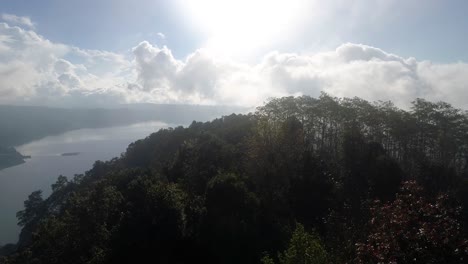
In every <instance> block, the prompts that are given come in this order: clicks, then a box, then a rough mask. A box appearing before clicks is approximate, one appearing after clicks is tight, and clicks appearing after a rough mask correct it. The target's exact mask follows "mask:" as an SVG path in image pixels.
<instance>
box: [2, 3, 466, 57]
mask: <svg viewBox="0 0 468 264" xmlns="http://www.w3.org/2000/svg"><path fill="white" fill-rule="evenodd" d="M2 2H3V3H2V4H1V5H2V8H1V9H0V10H2V12H4V13H9V14H15V15H18V16H27V17H30V18H31V20H33V21H34V22H35V23H36V24H37V32H38V33H39V34H41V35H44V36H47V38H48V39H50V40H52V41H56V42H61V43H65V44H69V45H74V46H78V47H81V48H84V49H100V50H110V51H116V52H122V51H125V50H128V49H130V48H131V47H133V46H134V45H135V43H138V42H140V41H143V40H148V41H151V42H156V43H160V44H163V45H164V44H165V45H168V46H170V47H171V49H172V51H173V53H174V55H175V56H176V57H179V58H182V57H184V56H186V55H188V54H189V53H190V52H192V51H193V50H195V49H197V48H201V47H202V43H203V37H204V36H200V35H197V32H194V30H191V27H190V25H189V24H188V22H189V21H188V20H187V19H186V18H184V14H183V13H182V12H180V10H178V9H180V6H177V4H174V2H175V1H161V0H134V1H128V0H100V1H93V0H81V1H61V0H42V1H30V0H14V1H13V0H10V1H8V0H4V1H2ZM194 2H196V1H194ZM346 2H349V3H352V2H353V1H346ZM357 2H358V1H357ZM370 2H387V3H390V2H392V3H391V4H386V5H387V6H388V10H387V11H385V12H383V13H379V14H378V16H379V17H377V18H371V17H370V15H369V14H372V8H373V7H374V6H375V5H372V4H369V10H364V11H363V12H362V15H368V17H367V18H365V17H360V18H354V20H355V21H354V22H356V23H357V25H356V26H355V27H353V28H347V25H349V23H350V20H349V13H350V7H349V6H346V5H343V6H342V7H340V8H337V10H335V11H334V12H335V14H333V15H332V16H331V17H330V18H328V19H329V20H327V21H324V22H326V23H327V25H322V24H321V23H319V25H317V27H318V26H320V27H319V28H315V29H314V26H316V25H314V24H313V23H311V24H310V25H307V24H304V25H303V27H304V31H303V35H301V36H300V37H299V38H298V39H293V40H291V41H289V42H287V43H283V44H282V45H278V46H277V47H276V48H277V49H280V50H281V51H285V52H300V51H301V49H302V50H319V49H321V48H322V47H320V44H321V43H322V44H323V45H326V46H327V47H326V48H328V45H338V44H341V43H335V42H342V43H345V42H352V43H362V44H366V45H371V46H376V47H379V48H382V49H384V50H386V51H389V52H393V53H397V54H400V55H402V56H407V57H409V56H413V57H416V58H418V59H421V60H432V61H436V62H456V61H468V52H467V48H466V47H467V44H468V19H467V16H466V14H467V12H468V2H467V1H464V0H449V1H439V0H424V1H422V0H421V1H414V0H410V1H398V2H396V1H391V0H389V1H370ZM267 8H268V7H265V9H267ZM363 9H365V7H363ZM314 12H315V11H314V10H311V11H310V13H311V15H312V16H313V15H314ZM259 17H261V14H259ZM239 19H242V17H240V18H239ZM158 32H162V33H164V34H165V35H166V36H167V39H166V40H165V41H161V40H160V39H159V38H157V36H156V33H158ZM317 33H320V35H316V34H317ZM317 42H318V43H317Z"/></svg>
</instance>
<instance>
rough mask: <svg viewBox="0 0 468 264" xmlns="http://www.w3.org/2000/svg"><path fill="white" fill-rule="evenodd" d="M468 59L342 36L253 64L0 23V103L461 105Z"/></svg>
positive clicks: (205, 52)
mask: <svg viewBox="0 0 468 264" xmlns="http://www.w3.org/2000/svg"><path fill="white" fill-rule="evenodd" d="M467 83H468V64H466V63H462V62H459V63H448V64H439V63H433V62H430V61H418V60H416V59H415V58H403V57H401V56H398V55H395V54H391V53H389V52H386V51H384V50H381V49H379V48H376V47H371V46H366V45H361V44H353V43H346V44H342V45H340V46H338V47H337V48H336V49H335V50H331V51H327V52H319V53H313V54H299V53H298V54H295V53H280V52H271V53H269V54H266V55H265V56H264V57H263V58H261V59H259V61H257V62H256V63H239V62H236V61H232V60H227V59H220V58H218V57H216V56H213V55H212V54H211V53H210V52H209V51H208V50H196V51H194V52H193V53H191V54H189V55H188V56H187V57H186V58H184V59H178V58H175V57H174V55H173V54H172V52H171V50H170V48H169V47H166V46H163V47H158V46H155V45H153V44H151V43H149V42H147V41H143V42H141V43H139V44H138V45H136V46H135V47H134V48H133V49H132V52H131V54H118V53H113V52H108V51H102V50H84V49H80V48H79V47H73V46H69V45H64V44H60V43H54V42H51V41H49V40H47V39H46V38H45V37H43V36H40V35H38V34H37V33H35V32H34V30H31V29H24V28H21V27H17V26H10V25H9V24H6V23H0V103H23V104H24V103H29V104H49V105H67V106H71V105H80V106H95V105H102V104H116V103H125V102H154V103H196V104H228V105H243V106H254V105H258V104H261V103H262V102H264V101H265V100H266V99H268V98H270V97H277V96H286V95H311V96H318V95H320V92H321V91H325V92H327V93H330V94H332V95H335V96H340V97H343V96H344V97H354V96H359V97H362V98H364V99H367V100H392V101H394V102H395V103H396V104H397V105H399V106H403V107H406V106H408V105H409V103H410V102H411V101H412V100H414V99H415V98H417V97H422V98H426V99H429V100H434V101H438V100H443V101H447V102H449V103H452V104H454V105H455V106H457V107H463V108H468V100H467V99H466V98H468V89H466V84H467Z"/></svg>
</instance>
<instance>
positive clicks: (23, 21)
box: [1, 13, 35, 28]
mask: <svg viewBox="0 0 468 264" xmlns="http://www.w3.org/2000/svg"><path fill="white" fill-rule="evenodd" d="M1 18H2V20H3V21H5V22H8V23H10V24H13V25H18V26H26V27H29V28H34V27H35V23H33V22H32V21H31V19H30V18H29V17H24V16H16V15H12V14H6V13H3V14H2V15H1Z"/></svg>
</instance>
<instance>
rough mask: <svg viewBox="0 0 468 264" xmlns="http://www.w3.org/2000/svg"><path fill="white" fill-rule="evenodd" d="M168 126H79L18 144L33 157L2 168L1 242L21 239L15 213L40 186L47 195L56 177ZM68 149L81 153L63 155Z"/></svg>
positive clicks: (74, 171) (86, 166)
mask: <svg viewBox="0 0 468 264" xmlns="http://www.w3.org/2000/svg"><path fill="white" fill-rule="evenodd" d="M167 126H168V125H167V124H164V123H161V122H150V123H141V124H135V125H130V126H124V127H110V128H99V129H80V130H75V131H70V132H67V133H64V134H62V135H58V136H50V137H46V138H43V139H41V140H38V141H34V142H31V143H29V144H25V145H22V146H19V147H17V150H18V151H19V152H20V153H21V154H23V155H31V159H27V160H26V163H24V164H21V165H18V166H15V167H10V168H7V169H4V170H0V244H6V243H11V242H16V241H17V240H18V235H19V232H20V229H19V227H18V226H17V224H16V223H17V219H16V212H17V211H19V210H22V209H23V202H24V200H25V199H26V198H27V196H28V195H29V194H30V193H31V192H33V191H35V190H39V189H40V190H42V191H43V197H47V196H48V195H49V194H50V192H51V189H50V185H51V184H52V183H54V182H55V180H56V179H57V176H59V175H65V176H67V177H68V178H71V177H73V175H75V174H80V173H83V172H85V171H86V170H89V169H90V168H91V166H92V165H93V163H94V161H96V160H109V159H112V158H113V157H117V156H120V154H121V153H122V152H124V151H125V150H126V148H127V146H128V145H129V144H130V143H131V142H133V141H135V140H137V139H141V138H145V137H146V136H148V135H149V134H151V133H152V132H155V131H157V130H159V129H160V128H163V127H167ZM67 152H80V154H79V155H77V156H66V157H64V156H61V154H62V153H67Z"/></svg>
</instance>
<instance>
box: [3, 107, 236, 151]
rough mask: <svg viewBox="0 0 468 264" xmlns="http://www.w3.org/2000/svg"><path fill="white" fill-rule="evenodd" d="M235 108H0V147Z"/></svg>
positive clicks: (205, 115)
mask: <svg viewBox="0 0 468 264" xmlns="http://www.w3.org/2000/svg"><path fill="white" fill-rule="evenodd" d="M243 111H245V109H243V108H239V107H224V106H200V105H157V104H128V105H120V106H118V107H115V108H92V109H87V108H49V107H42V106H13V105H0V124H1V127H2V129H1V130H0V146H5V147H10V146H18V145H21V144H25V143H27V142H30V141H33V140H37V139H40V138H43V137H45V136H49V135H55V134H60V133H63V132H66V131H70V130H75V129H81V128H99V127H109V126H119V125H127V124H133V123H138V122H145V121H153V120H158V121H162V122H166V123H170V124H189V123H190V122H191V121H193V120H197V121H200V120H202V121H207V120H210V119H213V118H215V117H217V116H220V115H226V114H231V113H234V112H243Z"/></svg>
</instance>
